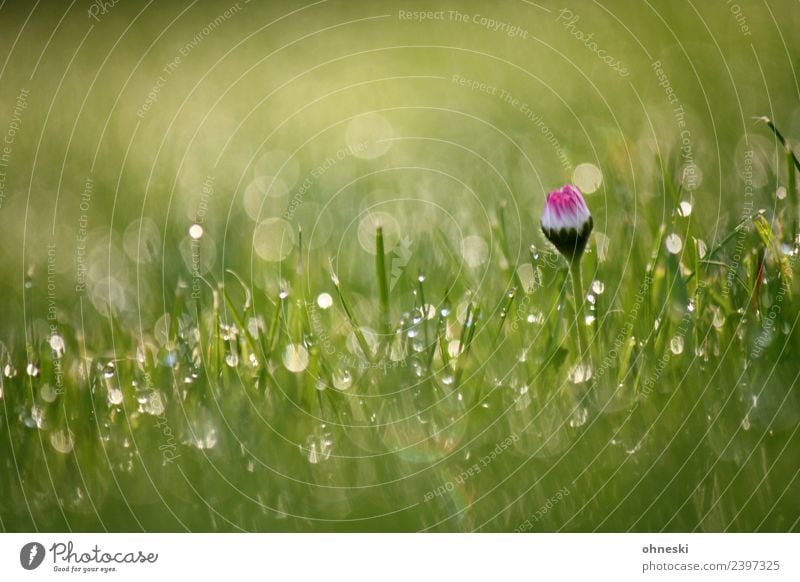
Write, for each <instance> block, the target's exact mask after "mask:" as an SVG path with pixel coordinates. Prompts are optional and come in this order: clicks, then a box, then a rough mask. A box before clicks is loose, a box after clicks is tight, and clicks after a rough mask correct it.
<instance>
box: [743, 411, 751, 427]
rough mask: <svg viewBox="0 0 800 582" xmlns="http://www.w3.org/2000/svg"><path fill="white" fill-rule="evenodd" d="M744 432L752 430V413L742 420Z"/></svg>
mask: <svg viewBox="0 0 800 582" xmlns="http://www.w3.org/2000/svg"><path fill="white" fill-rule="evenodd" d="M742 430H750V413H747V414H745V415H744V418H743V419H742Z"/></svg>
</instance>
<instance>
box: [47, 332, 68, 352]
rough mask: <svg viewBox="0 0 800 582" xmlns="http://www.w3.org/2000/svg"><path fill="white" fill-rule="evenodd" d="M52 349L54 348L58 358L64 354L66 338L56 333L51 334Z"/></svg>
mask: <svg viewBox="0 0 800 582" xmlns="http://www.w3.org/2000/svg"><path fill="white" fill-rule="evenodd" d="M50 349H51V350H53V353H54V354H55V356H56V357H57V358H60V357H61V356H63V355H64V350H65V345H64V338H63V337H61V336H60V335H58V334H57V333H54V334H53V335H51V336H50Z"/></svg>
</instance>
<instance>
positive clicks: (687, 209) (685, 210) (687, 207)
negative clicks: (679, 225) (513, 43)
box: [678, 200, 692, 218]
mask: <svg viewBox="0 0 800 582" xmlns="http://www.w3.org/2000/svg"><path fill="white" fill-rule="evenodd" d="M678 214H680V215H681V216H683V217H684V218H686V217H687V216H689V215H691V214H692V203H691V202H686V201H685V200H684V201H683V202H681V203H680V204H679V205H678Z"/></svg>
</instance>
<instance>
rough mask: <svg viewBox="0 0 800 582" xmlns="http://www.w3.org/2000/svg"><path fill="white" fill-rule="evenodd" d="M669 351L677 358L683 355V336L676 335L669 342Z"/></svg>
mask: <svg viewBox="0 0 800 582" xmlns="http://www.w3.org/2000/svg"><path fill="white" fill-rule="evenodd" d="M669 351H671V352H672V353H673V354H675V355H676V356H678V355H680V354H682V353H683V336H679V335H676V336H674V337H673V338H672V339H671V340H669Z"/></svg>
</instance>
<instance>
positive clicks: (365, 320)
mask: <svg viewBox="0 0 800 582" xmlns="http://www.w3.org/2000/svg"><path fill="white" fill-rule="evenodd" d="M62 10H63V11H62V12H58V11H48V10H45V9H44V8H41V7H38V8H37V7H31V6H26V5H24V3H16V4H14V3H12V4H7V3H6V4H3V5H0V30H2V33H0V61H2V62H3V63H4V64H3V65H2V68H1V69H0V78H1V79H2V83H0V95H2V99H0V134H2V136H3V137H2V138H0V139H3V143H2V144H0V220H1V221H2V222H0V224H2V228H0V294H2V297H3V298H4V301H3V306H2V307H0V529H1V530H3V531H75V532H77V531H240V530H244V531H304V532H309V531H312V532H317V531H333V532H343V531H359V532H360V531H370V532H371V531H459V532H460V531H504V532H507V531H520V532H530V531H548V532H552V531H558V532H561V531H656V532H657V531H706V532H709V531H710V532H716V531H736V532H750V531H779V532H787V531H798V530H799V529H800V481H799V480H798V475H799V474H800V434H798V427H799V426H800V400H799V397H800V393H799V392H798V376H800V364H798V357H797V354H798V351H800V329H798V318H800V305H798V299H797V295H798V291H800V282H798V280H799V279H800V275H798V273H799V272H800V260H798V258H800V226H799V225H798V224H799V223H800V192H798V187H797V172H798V171H800V162H798V158H797V155H798V154H800V150H798V147H797V144H798V143H800V142H798V141H796V140H798V139H800V83H798V79H797V70H798V56H800V44H799V43H798V40H797V37H796V35H794V34H792V32H793V31H794V30H796V29H797V28H798V26H800V10H798V9H797V6H796V3H794V2H790V1H789V0H784V1H778V2H770V3H766V2H758V1H755V0H753V1H750V0H743V1H741V2H738V3H732V2H724V1H719V2H709V3H702V4H700V3H693V2H691V1H686V2H677V3H650V2H633V1H622V2H613V3H588V2H581V3H576V4H573V5H572V6H569V7H565V6H563V5H560V4H556V3H550V2H540V3H532V2H524V1H521V2H509V3H491V4H487V3H480V2H459V3H458V6H457V9H456V7H454V6H451V5H445V4H443V3H440V2H430V3H426V5H425V6H422V5H412V4H409V5H405V4H404V3H397V2H387V1H379V2H372V3H368V4H363V5H362V4H359V3H349V2H344V1H342V2H336V1H321V2H314V3H308V4H299V3H293V2H268V3H264V4H259V3H256V2H245V1H241V2H231V3H224V2H223V3H219V2H185V3H170V4H161V5H157V6H152V5H151V4H148V3H144V2H118V3H116V4H111V3H105V4H102V3H90V4H85V5H83V6H80V7H74V6H73V7H71V8H67V7H66V6H65V7H63V8H62ZM566 183H573V184H575V185H576V186H577V187H578V188H580V190H581V191H582V192H583V194H584V196H585V199H586V203H587V204H588V207H589V210H590V211H591V214H592V217H593V223H594V229H593V231H592V233H591V236H590V238H589V241H588V245H587V248H586V251H585V253H584V254H583V257H582V260H581V262H580V265H581V271H582V280H581V281H580V283H579V285H578V287H579V288H578V293H576V292H575V289H576V287H575V286H574V284H573V283H574V282H573V280H572V279H571V277H570V269H569V265H568V263H567V261H565V259H564V257H562V256H561V255H560V254H559V253H558V251H557V250H556V249H555V248H554V247H553V245H552V244H551V243H550V242H549V241H548V240H547V238H546V237H545V236H544V234H543V233H542V230H541V228H540V216H541V215H542V211H543V207H544V204H545V197H546V195H547V193H548V192H550V191H552V190H555V189H557V188H560V187H561V186H562V185H564V184H566ZM576 299H577V300H578V305H579V306H580V308H579V309H578V314H579V315H578V317H576V309H575V302H576Z"/></svg>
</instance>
